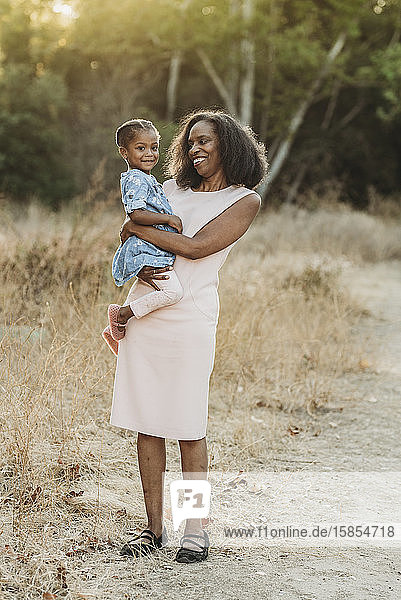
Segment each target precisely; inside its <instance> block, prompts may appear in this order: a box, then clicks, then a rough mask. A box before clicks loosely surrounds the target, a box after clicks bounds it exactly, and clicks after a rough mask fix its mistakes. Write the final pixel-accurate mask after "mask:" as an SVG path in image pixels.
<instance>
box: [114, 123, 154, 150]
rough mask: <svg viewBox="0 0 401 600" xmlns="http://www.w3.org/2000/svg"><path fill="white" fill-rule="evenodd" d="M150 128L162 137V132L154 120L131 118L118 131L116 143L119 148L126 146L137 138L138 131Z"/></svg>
mask: <svg viewBox="0 0 401 600" xmlns="http://www.w3.org/2000/svg"><path fill="white" fill-rule="evenodd" d="M149 129H150V130H151V129H153V131H154V132H155V133H156V135H157V138H158V139H160V133H159V132H158V130H157V129H156V127H155V126H154V125H153V123H152V121H147V120H146V119H130V120H129V121H125V123H123V124H122V125H120V127H118V129H117V131H116V144H117V146H118V147H119V148H121V147H123V148H126V147H127V146H128V144H129V143H130V142H132V140H134V139H135V137H136V135H137V133H138V131H143V130H149Z"/></svg>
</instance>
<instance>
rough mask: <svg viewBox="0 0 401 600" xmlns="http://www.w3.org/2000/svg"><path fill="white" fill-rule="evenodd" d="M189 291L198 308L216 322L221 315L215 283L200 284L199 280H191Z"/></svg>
mask: <svg viewBox="0 0 401 600" xmlns="http://www.w3.org/2000/svg"><path fill="white" fill-rule="evenodd" d="M189 292H190V294H191V298H192V302H193V303H194V305H195V307H196V308H197V310H198V311H199V312H200V313H201V314H202V315H203V316H204V317H206V318H207V319H209V320H211V321H213V322H215V321H217V317H218V315H219V296H218V293H217V288H216V287H215V286H214V285H210V284H209V285H207V286H206V285H205V286H199V282H198V281H196V279H194V278H192V277H191V279H190V280H189Z"/></svg>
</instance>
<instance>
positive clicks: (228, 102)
mask: <svg viewBox="0 0 401 600" xmlns="http://www.w3.org/2000/svg"><path fill="white" fill-rule="evenodd" d="M197 54H198V56H199V58H200V59H201V61H202V62H203V66H204V67H205V69H206V72H207V74H208V75H209V77H210V79H211V80H212V81H213V83H214V85H215V87H216V89H217V91H218V92H219V94H220V96H221V98H222V100H223V102H224V104H225V106H226V108H227V110H228V111H229V112H230V113H231V114H232V115H234V116H235V115H236V114H237V109H236V106H235V104H234V100H233V98H232V97H231V95H230V93H229V91H228V89H227V88H226V86H225V85H224V82H223V80H222V79H221V77H220V75H219V74H218V73H217V71H216V69H215V68H214V66H213V65H212V63H211V60H210V58H209V57H208V55H207V54H206V52H205V51H204V50H201V49H199V50H197Z"/></svg>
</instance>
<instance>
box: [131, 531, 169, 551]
mask: <svg viewBox="0 0 401 600" xmlns="http://www.w3.org/2000/svg"><path fill="white" fill-rule="evenodd" d="M142 540H146V543H145V544H143V543H142ZM148 542H149V543H148ZM166 544H167V531H166V528H165V527H163V531H162V534H161V536H160V537H156V535H155V534H154V533H153V531H151V530H150V529H144V530H143V531H141V533H140V534H139V535H136V536H135V537H133V538H132V539H131V540H129V541H128V542H127V543H126V544H124V546H123V547H122V548H121V550H120V554H121V555H122V556H144V555H146V554H150V553H151V552H154V551H155V550H158V549H159V548H163V546H165V545H166Z"/></svg>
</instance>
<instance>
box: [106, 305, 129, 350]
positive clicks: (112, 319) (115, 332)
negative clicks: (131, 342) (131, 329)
mask: <svg viewBox="0 0 401 600" xmlns="http://www.w3.org/2000/svg"><path fill="white" fill-rule="evenodd" d="M120 308H121V306H119V305H118V304H110V306H109V308H108V310H107V314H108V316H109V327H110V332H111V335H112V337H113V338H114V339H115V340H116V341H117V342H118V341H119V340H122V339H123V337H124V336H125V329H124V331H120V330H119V329H118V327H126V326H127V324H126V323H124V324H123V323H119V322H118V315H119V312H120Z"/></svg>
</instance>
